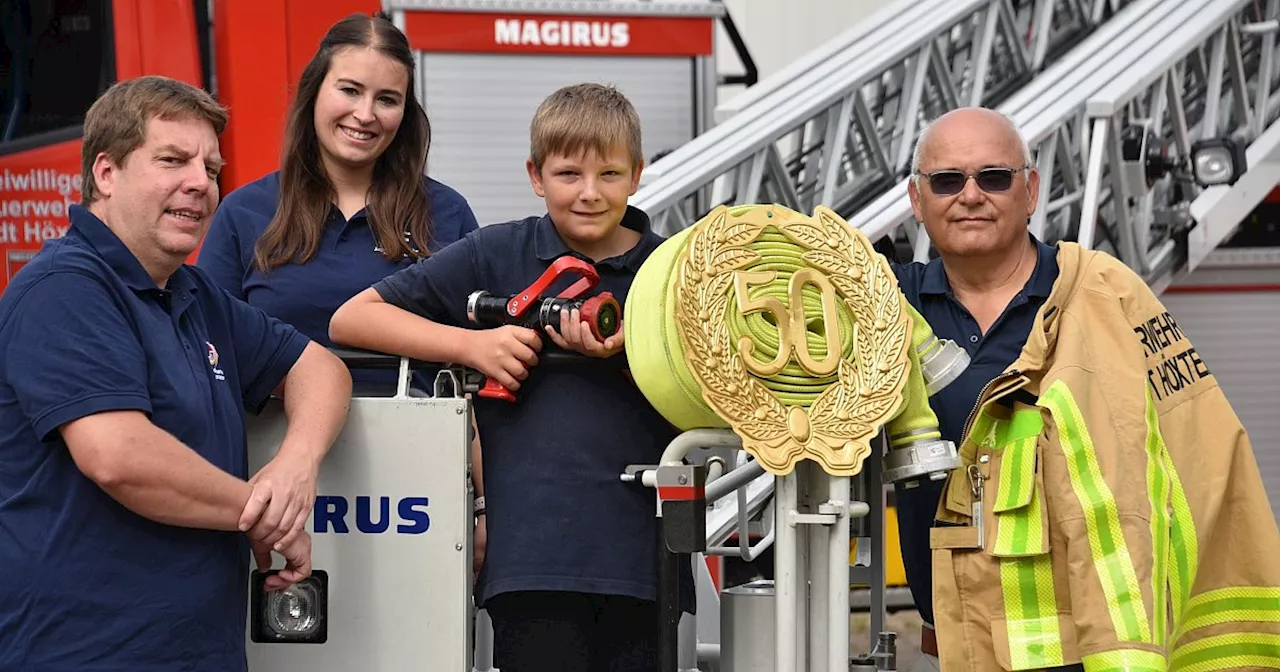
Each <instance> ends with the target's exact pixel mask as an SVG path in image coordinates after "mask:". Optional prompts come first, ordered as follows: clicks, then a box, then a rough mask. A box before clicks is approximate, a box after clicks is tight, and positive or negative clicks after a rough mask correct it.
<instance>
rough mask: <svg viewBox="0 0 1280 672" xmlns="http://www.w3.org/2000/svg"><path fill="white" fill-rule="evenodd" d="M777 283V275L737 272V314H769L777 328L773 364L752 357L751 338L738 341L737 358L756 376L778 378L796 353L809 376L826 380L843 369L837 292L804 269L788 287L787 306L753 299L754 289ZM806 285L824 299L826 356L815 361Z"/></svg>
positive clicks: (753, 349)
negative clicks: (809, 328) (807, 312)
mask: <svg viewBox="0 0 1280 672" xmlns="http://www.w3.org/2000/svg"><path fill="white" fill-rule="evenodd" d="M777 279H778V274H777V272H776V271H738V272H736V273H734V275H733V285H734V289H735V290H736V293H737V297H738V310H739V312H741V313H742V314H743V316H746V315H749V314H751V313H757V312H766V313H769V314H770V315H773V322H774V324H776V325H777V326H778V354H777V355H776V356H774V358H773V361H770V362H767V363H765V364H761V363H760V362H758V361H756V359H755V358H754V357H752V353H753V352H755V343H753V342H752V341H751V338H750V337H748V336H743V337H742V338H740V339H738V354H739V355H740V356H741V357H742V363H743V365H744V366H746V367H747V369H748V370H749V371H751V372H752V373H754V374H756V375H757V376H762V377H767V376H772V375H776V374H777V373H778V372H779V371H782V369H783V368H784V367H785V366H786V365H787V362H788V361H790V359H791V354H792V353H793V352H794V353H795V358H796V361H798V362H799V363H800V367H801V368H803V369H804V370H805V371H806V372H808V373H809V374H810V375H813V376H818V377H825V376H829V375H831V374H833V373H835V372H836V370H837V369H838V368H839V367H840V350H841V348H840V324H839V322H838V321H837V320H836V288H835V285H832V284H831V281H830V280H828V279H827V277H826V276H825V275H823V274H822V273H820V272H818V271H817V270H814V269H812V268H802V269H800V270H798V271H796V272H795V273H794V274H792V276H791V281H790V282H788V283H787V303H788V304H790V305H789V306H788V305H783V303H782V302H781V301H779V300H778V299H775V298H772V297H767V296H765V297H760V298H757V299H752V298H751V293H750V290H751V287H752V286H756V285H763V284H767V283H770V282H773V281H774V280H777ZM805 285H813V286H814V287H817V288H818V291H819V293H820V294H821V297H822V325H823V332H824V333H825V335H826V339H827V354H826V356H825V357H823V358H822V359H821V360H819V359H815V358H814V356H813V353H811V352H809V339H808V327H807V325H806V320H805V311H804V298H803V295H802V294H801V292H802V291H803V290H804V286H805Z"/></svg>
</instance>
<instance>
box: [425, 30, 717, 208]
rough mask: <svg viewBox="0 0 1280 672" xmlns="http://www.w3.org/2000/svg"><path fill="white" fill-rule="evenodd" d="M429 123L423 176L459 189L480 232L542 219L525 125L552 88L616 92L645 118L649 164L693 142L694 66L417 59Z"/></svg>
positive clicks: (561, 59) (486, 57)
mask: <svg viewBox="0 0 1280 672" xmlns="http://www.w3.org/2000/svg"><path fill="white" fill-rule="evenodd" d="M418 57H419V59H420V61H419V71H420V72H421V77H420V79H419V83H420V86H421V85H422V83H423V82H425V87H423V90H422V91H421V92H420V94H419V95H420V97H421V98H422V100H423V102H424V104H425V106H426V110H427V115H428V117H429V118H430V119H431V131H432V139H431V153H430V155H429V157H428V160H427V161H428V163H427V172H428V174H430V175H431V176H432V177H434V178H435V179H437V180H440V181H441V182H444V183H445V184H447V185H449V186H451V187H453V188H454V189H457V190H458V191H459V192H461V193H462V195H463V196H464V197H466V198H467V200H468V201H469V202H470V203H471V208H472V209H473V210H474V211H475V213H476V218H477V219H479V220H480V224H481V225H482V226H483V225H486V224H493V223H496V222H504V221H508V220H511V219H517V218H522V217H527V216H529V215H534V214H542V213H543V212H545V211H546V205H545V204H544V203H543V201H542V199H540V198H538V197H537V196H535V195H534V193H533V190H532V188H530V186H529V177H528V174H527V173H526V172H525V167H524V163H525V159H526V158H527V157H528V156H529V122H530V121H531V120H532V119H533V113H534V110H536V109H537V107H538V105H539V104H540V103H541V102H542V100H543V99H544V98H546V97H547V96H549V95H551V93H553V92H554V91H555V90H556V89H558V88H560V87H562V86H566V85H569V84H577V83H580V82H598V83H601V84H611V85H614V86H616V87H617V88H618V90H620V91H621V92H622V93H623V94H625V95H626V96H627V97H628V98H629V99H630V100H631V102H632V104H634V105H635V106H636V111H637V113H638V114H639V115H640V123H641V130H642V134H643V142H644V155H645V156H644V158H645V159H646V160H648V159H651V158H652V157H653V155H654V154H656V153H657V152H660V151H663V150H671V149H675V148H676V147H679V146H680V145H682V144H684V143H686V142H688V141H689V140H691V139H693V134H694V114H695V111H694V109H693V108H694V105H693V99H694V95H693V91H694V65H693V61H692V60H690V59H688V58H675V57H672V58H653V57H646V58H639V57H625V56H610V57H584V56H557V55H511V54H447V53H419V54H418Z"/></svg>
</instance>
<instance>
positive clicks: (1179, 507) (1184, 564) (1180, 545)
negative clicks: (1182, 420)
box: [1164, 450, 1200, 628]
mask: <svg viewBox="0 0 1280 672" xmlns="http://www.w3.org/2000/svg"><path fill="white" fill-rule="evenodd" d="M1164 470H1165V473H1166V474H1167V475H1168V476H1169V485H1170V493H1169V494H1170V498H1171V500H1172V504H1173V520H1172V523H1171V524H1170V526H1169V536H1170V539H1169V541H1170V544H1169V545H1170V549H1169V550H1170V555H1171V556H1172V557H1171V562H1169V565H1168V569H1169V585H1170V588H1171V589H1172V593H1173V600H1172V601H1173V625H1174V627H1175V628H1176V627H1177V626H1178V624H1179V623H1180V622H1181V615H1182V611H1183V608H1184V605H1186V604H1187V600H1188V599H1190V597H1191V587H1192V586H1193V585H1195V583H1196V573H1197V572H1198V571H1199V567H1200V541H1199V539H1197V538H1196V523H1195V520H1194V519H1192V517H1191V505H1190V504H1188V503H1187V494H1186V491H1184V490H1183V489H1182V480H1181V479H1179V478H1178V470H1177V469H1175V468H1174V466H1173V458H1171V457H1169V451H1167V450H1166V451H1165V452H1164Z"/></svg>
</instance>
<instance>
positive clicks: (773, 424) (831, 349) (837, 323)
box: [623, 205, 937, 475]
mask: <svg viewBox="0 0 1280 672" xmlns="http://www.w3.org/2000/svg"><path fill="white" fill-rule="evenodd" d="M624 311H625V312H624V316H623V317H624V319H623V327H624V329H625V331H626V341H627V357H628V361H629V364H630V368H631V372H632V376H633V377H634V379H635V381H636V384H637V385H638V386H639V388H640V389H641V391H642V392H643V393H644V395H645V397H646V398H647V399H648V400H649V402H650V403H651V404H653V406H654V408H656V409H657V410H658V411H659V412H660V413H661V414H662V415H663V416H664V417H665V418H666V419H667V420H668V421H670V422H671V423H672V424H673V425H675V426H676V427H678V428H680V429H685V430H687V429H693V428H698V427H731V428H733V430H734V431H735V432H736V433H738V435H739V436H741V437H742V439H743V447H744V448H745V449H746V450H747V451H748V452H750V453H751V454H752V455H754V456H755V457H756V459H757V460H758V461H760V462H761V464H762V466H764V467H765V469H767V470H769V471H770V472H772V473H774V474H786V473H790V471H792V470H793V469H794V467H795V464H796V463H797V462H798V461H799V460H800V459H813V460H816V461H818V462H819V463H820V464H821V465H822V467H823V469H824V470H826V471H827V472H829V473H832V474H839V475H852V474H856V473H858V472H859V471H860V470H861V467H862V462H863V460H864V459H865V457H866V456H867V454H869V452H870V447H869V442H870V441H871V439H872V438H874V436H875V435H876V434H877V433H878V432H879V430H880V428H881V427H882V426H883V425H884V424H886V423H888V424H889V433H890V435H891V436H898V435H906V436H908V437H909V441H914V440H917V439H920V438H926V437H935V438H936V436H937V419H936V417H934V415H933V412H932V411H931V410H930V409H929V405H928V403H927V393H926V386H925V382H924V379H923V377H922V375H921V373H920V367H919V365H918V352H917V351H918V349H919V348H920V347H921V346H922V345H926V344H927V343H929V342H931V340H932V332H931V331H930V330H929V328H928V325H927V324H925V323H924V320H923V319H922V318H920V316H919V314H918V313H916V312H915V311H914V310H912V309H911V307H910V306H909V305H908V304H907V302H906V301H905V299H903V297H902V295H901V292H900V291H899V289H898V286H897V283H896V281H895V278H894V276H893V273H892V271H891V270H890V268H889V266H888V263H887V262H886V261H885V259H884V258H883V257H882V256H881V255H879V254H877V253H876V252H875V251H874V250H873V249H872V248H871V243H870V241H868V240H867V239H866V236H865V235H863V234H862V233H861V232H860V231H857V230H856V229H853V228H852V227H850V226H849V225H848V224H847V223H845V222H844V220H842V219H841V218H840V217H839V216H837V215H836V214H835V213H833V212H832V211H830V210H828V209H827V208H824V207H821V206H819V207H818V208H817V209H816V210H815V212H814V214H813V216H811V217H810V216H805V215H802V214H800V213H797V212H795V211H793V210H789V209H787V208H784V207H782V206H778V205H746V206H738V207H734V208H725V207H718V208H716V209H715V210H713V211H712V212H711V213H709V214H708V215H707V216H706V217H704V218H703V219H702V220H700V221H699V222H698V223H697V224H695V225H694V226H692V227H690V228H689V229H686V230H684V231H682V232H680V233H678V234H676V235H675V236H673V237H672V238H670V239H669V240H667V241H666V242H664V243H663V244H662V245H661V246H659V248H658V249H657V250H655V251H654V253H653V254H652V255H650V257H649V259H648V260H647V261H646V262H645V264H644V265H643V266H642V267H641V269H640V271H639V273H637V275H636V279H635V281H634V282H633V283H632V287H631V290H630V292H629V295H628V299H627V301H626V306H625V309H624ZM913 325H914V328H913ZM904 398H905V403H904Z"/></svg>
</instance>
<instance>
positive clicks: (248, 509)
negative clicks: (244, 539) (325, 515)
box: [240, 447, 319, 552]
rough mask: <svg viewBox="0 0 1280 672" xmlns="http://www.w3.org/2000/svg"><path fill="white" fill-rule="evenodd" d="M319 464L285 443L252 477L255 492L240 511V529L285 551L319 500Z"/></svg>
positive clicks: (258, 540) (300, 530)
mask: <svg viewBox="0 0 1280 672" xmlns="http://www.w3.org/2000/svg"><path fill="white" fill-rule="evenodd" d="M318 471H319V465H317V464H315V463H313V462H311V461H308V460H306V459H304V458H302V457H299V456H298V455H297V454H295V453H293V452H291V451H288V450H285V449H284V448H283V447H282V449H281V450H280V452H279V454H277V455H276V457H275V459H273V460H271V461H270V462H268V463H267V466H265V467H263V468H262V470H261V471H259V472H258V473H256V474H254V475H253V478H250V479H249V485H252V486H253V493H252V494H251V495H249V501H248V503H247V504H245V507H244V512H243V513H241V514H240V530H241V531H242V532H246V533H248V535H249V538H250V539H253V540H254V541H256V542H260V543H262V544H265V545H266V546H268V547H270V548H273V549H274V550H276V551H277V552H282V551H283V550H284V549H285V548H287V547H288V546H289V545H290V544H292V543H293V539H294V537H296V536H297V535H298V534H299V533H301V532H302V526H303V525H305V524H306V522H307V517H308V516H310V515H311V507H312V506H313V505H314V504H315V501H316V478H317V472H318Z"/></svg>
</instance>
